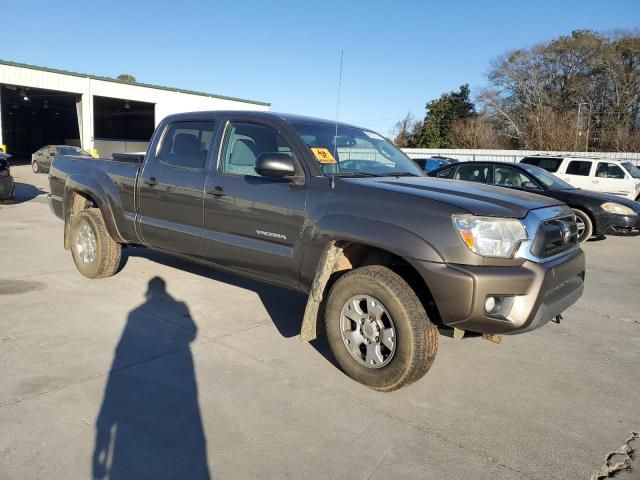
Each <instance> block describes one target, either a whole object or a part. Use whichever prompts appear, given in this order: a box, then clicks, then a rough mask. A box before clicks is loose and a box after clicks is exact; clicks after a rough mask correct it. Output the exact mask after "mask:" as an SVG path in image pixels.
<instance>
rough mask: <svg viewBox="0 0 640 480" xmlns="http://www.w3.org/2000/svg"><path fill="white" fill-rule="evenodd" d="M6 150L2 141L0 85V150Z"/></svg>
mask: <svg viewBox="0 0 640 480" xmlns="http://www.w3.org/2000/svg"><path fill="white" fill-rule="evenodd" d="M6 148H7V147H6V146H5V145H4V142H3V141H2V85H0V150H2V151H4V150H5V149H6Z"/></svg>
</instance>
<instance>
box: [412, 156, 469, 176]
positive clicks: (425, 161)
mask: <svg viewBox="0 0 640 480" xmlns="http://www.w3.org/2000/svg"><path fill="white" fill-rule="evenodd" d="M413 161H414V162H416V163H417V164H418V165H419V166H420V168H422V170H424V171H425V172H431V171H432V170H435V169H436V168H440V167H444V166H445V165H451V164H452V163H457V162H458V160H456V159H455V158H451V157H441V156H438V155H434V156H433V157H429V158H414V159H413Z"/></svg>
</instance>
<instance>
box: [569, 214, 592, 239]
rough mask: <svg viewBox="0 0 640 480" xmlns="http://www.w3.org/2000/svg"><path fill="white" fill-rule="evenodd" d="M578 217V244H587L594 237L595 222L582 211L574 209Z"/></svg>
mask: <svg viewBox="0 0 640 480" xmlns="http://www.w3.org/2000/svg"><path fill="white" fill-rule="evenodd" d="M573 213H575V215H576V226H577V227H578V243H582V242H586V241H587V240H589V238H591V235H593V222H591V218H590V217H589V215H587V214H586V213H585V212H583V211H582V210H578V209H577V208H574V209H573Z"/></svg>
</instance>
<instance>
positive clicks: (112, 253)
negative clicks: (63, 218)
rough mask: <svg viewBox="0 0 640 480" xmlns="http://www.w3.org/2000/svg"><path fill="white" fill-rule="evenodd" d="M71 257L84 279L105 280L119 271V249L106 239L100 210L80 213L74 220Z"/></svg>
mask: <svg viewBox="0 0 640 480" xmlns="http://www.w3.org/2000/svg"><path fill="white" fill-rule="evenodd" d="M71 254H72V256H73V261H74V263H75V264H76V268H77V269H78V271H79V272H80V273H81V274H82V275H84V276H85V277H88V278H105V277H110V276H112V275H114V274H115V273H116V272H117V271H118V268H119V266H120V260H121V255H122V247H121V246H120V245H119V244H118V243H116V242H114V241H113V239H112V238H111V235H109V232H108V231H107V227H106V225H105V223H104V220H103V218H102V214H101V213H100V210H98V209H96V208H91V209H88V210H82V211H81V212H79V213H78V214H77V215H75V216H74V217H73V224H72V225H71Z"/></svg>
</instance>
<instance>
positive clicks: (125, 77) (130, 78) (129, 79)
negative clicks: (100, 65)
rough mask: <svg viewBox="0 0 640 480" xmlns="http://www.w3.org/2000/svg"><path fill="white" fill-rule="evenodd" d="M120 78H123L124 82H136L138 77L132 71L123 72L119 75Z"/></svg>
mask: <svg viewBox="0 0 640 480" xmlns="http://www.w3.org/2000/svg"><path fill="white" fill-rule="evenodd" d="M118 80H122V81H123V82H135V81H136V77H134V76H133V75H131V74H130V73H123V74H121V75H118Z"/></svg>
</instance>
